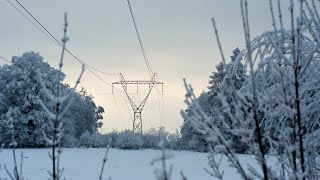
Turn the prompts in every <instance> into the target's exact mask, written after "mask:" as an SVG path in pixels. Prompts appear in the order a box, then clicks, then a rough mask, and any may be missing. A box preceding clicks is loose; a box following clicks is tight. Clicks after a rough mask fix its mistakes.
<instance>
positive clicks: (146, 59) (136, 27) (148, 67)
mask: <svg viewBox="0 0 320 180" xmlns="http://www.w3.org/2000/svg"><path fill="white" fill-rule="evenodd" d="M127 2H128V6H129V10H130V14H131V18H132V22H133V25H134V29H135V30H136V34H137V37H138V41H139V44H140V48H141V52H142V55H143V58H144V61H145V63H146V66H147V69H148V72H149V75H150V76H152V74H153V72H152V69H151V66H150V64H149V61H148V58H147V55H146V52H145V50H144V47H143V43H142V39H141V36H140V33H139V29H138V26H137V23H136V20H135V17H134V13H133V10H132V7H131V3H130V0H127Z"/></svg>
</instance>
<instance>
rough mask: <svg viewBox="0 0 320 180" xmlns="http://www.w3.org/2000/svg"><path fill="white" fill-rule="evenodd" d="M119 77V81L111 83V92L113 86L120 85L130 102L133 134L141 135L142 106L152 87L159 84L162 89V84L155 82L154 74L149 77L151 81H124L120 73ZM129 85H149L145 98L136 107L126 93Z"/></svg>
mask: <svg viewBox="0 0 320 180" xmlns="http://www.w3.org/2000/svg"><path fill="white" fill-rule="evenodd" d="M119 76H120V81H118V82H114V83H112V92H113V86H114V85H115V84H120V85H122V88H123V90H124V93H125V94H126V96H127V98H128V100H129V102H130V105H131V107H132V110H133V125H132V128H133V132H139V133H142V116H141V113H142V110H143V108H144V106H145V104H146V102H147V100H148V97H149V95H150V93H151V91H152V89H153V87H154V85H156V84H161V85H162V88H163V83H162V82H158V81H156V80H155V78H156V73H154V74H153V76H152V77H151V80H149V81H126V80H125V79H124V77H123V75H122V74H121V73H120V74H119ZM130 84H133V85H137V86H138V85H139V84H145V85H149V92H148V94H147V95H146V96H145V98H144V99H143V100H142V102H141V103H140V104H139V106H137V105H136V104H135V103H134V102H133V100H132V98H131V97H130V96H129V94H128V91H127V89H128V88H127V87H128V85H130ZM137 88H138V87H137Z"/></svg>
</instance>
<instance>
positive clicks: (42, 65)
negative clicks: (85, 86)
mask: <svg viewBox="0 0 320 180" xmlns="http://www.w3.org/2000/svg"><path fill="white" fill-rule="evenodd" d="M37 74H39V75H41V79H42V81H43V83H44V85H45V87H46V90H44V89H43V88H42V86H41V85H40V82H39V79H38V77H37ZM59 74H60V78H61V81H63V79H64V76H65V75H64V74H63V73H61V72H59V71H58V70H56V69H54V68H52V67H51V66H50V65H49V64H48V63H46V62H45V61H44V59H43V57H41V56H40V55H39V53H35V52H32V51H31V52H26V53H24V54H23V55H22V56H21V57H13V58H12V64H8V65H4V66H3V67H1V68H0V86H1V87H3V88H1V89H0V117H1V119H0V135H1V136H0V137H1V139H0V140H1V142H3V143H6V144H8V143H10V142H11V132H10V130H9V128H8V127H9V123H8V118H7V116H6V113H7V112H8V111H9V109H12V110H11V116H12V118H13V123H14V126H15V129H16V131H17V132H19V133H16V135H15V136H16V141H17V142H19V143H18V146H19V147H44V146H46V142H45V140H44V137H43V135H42V134H43V132H48V131H50V130H51V127H50V122H49V117H48V114H47V113H46V112H45V111H44V110H43V108H42V107H41V105H40V102H39V99H41V101H42V102H43V103H44V104H45V105H46V107H47V108H48V109H51V110H53V109H54V103H53V102H52V101H51V100H50V99H49V98H48V97H47V96H46V95H45V93H44V91H48V92H49V93H52V94H56V93H57V85H58V84H57V82H58V75H59ZM61 81H60V87H61V90H62V91H64V90H66V89H68V90H70V91H73V93H72V95H71V96H72V98H73V99H74V102H73V103H72V104H71V105H70V108H69V111H68V112H66V115H65V116H64V117H63V121H64V126H63V128H64V131H65V133H64V136H63V139H62V144H63V145H64V146H75V145H76V141H77V139H79V137H80V135H81V134H82V133H83V132H85V131H89V132H91V133H93V132H96V131H97V129H98V128H100V127H101V125H102V122H101V121H100V120H101V119H102V118H103V117H102V114H103V113H104V109H103V108H102V107H100V106H98V107H97V106H96V104H95V103H94V101H93V97H91V96H90V95H88V94H87V93H86V92H85V91H84V90H82V91H80V92H75V91H74V90H72V89H71V88H70V87H69V86H68V85H65V84H63V83H62V82H61Z"/></svg>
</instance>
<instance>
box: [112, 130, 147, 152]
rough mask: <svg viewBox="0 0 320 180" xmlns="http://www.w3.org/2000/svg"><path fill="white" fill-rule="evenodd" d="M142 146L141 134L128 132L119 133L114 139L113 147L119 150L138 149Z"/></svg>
mask: <svg viewBox="0 0 320 180" xmlns="http://www.w3.org/2000/svg"><path fill="white" fill-rule="evenodd" d="M142 145H143V137H142V134H140V133H134V132H132V131H129V130H126V131H123V132H122V133H119V136H118V137H117V139H115V146H116V147H118V148H120V149H140V148H141V147H142Z"/></svg>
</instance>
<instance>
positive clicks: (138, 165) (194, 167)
mask: <svg viewBox="0 0 320 180" xmlns="http://www.w3.org/2000/svg"><path fill="white" fill-rule="evenodd" d="M16 151H17V156H18V157H19V158H18V160H19V161H20V154H21V152H23V156H24V159H23V176H24V177H25V178H27V179H32V180H43V179H48V177H49V176H48V173H47V170H50V168H51V161H50V158H49V157H48V152H49V151H50V149H18V150H16ZM105 151H106V149H103V148H97V149H93V148H89V149H79V148H74V149H72V148H71V149H63V152H62V155H61V167H63V168H64V173H63V177H66V179H69V180H73V179H76V180H82V179H83V180H90V179H98V178H99V174H100V169H101V165H102V159H103V157H104V154H105ZM167 151H168V152H169V153H172V154H173V155H174V157H173V158H171V159H169V160H168V161H167V165H170V164H172V165H173V174H172V179H173V180H176V179H182V178H181V176H180V171H182V172H183V173H184V175H185V176H186V177H187V178H188V180H209V179H214V178H213V177H211V176H210V175H209V174H207V173H206V172H205V171H204V168H208V159H207V156H208V154H207V153H198V152H187V151H172V150H167ZM160 154H161V151H159V150H120V149H110V151H109V153H108V157H107V163H106V166H105V169H104V176H103V177H104V178H103V179H109V177H111V178H112V179H113V180H126V179H139V180H151V179H155V175H154V171H155V170H156V169H157V168H160V166H161V162H157V163H155V164H154V165H151V164H150V162H151V161H152V159H153V158H154V157H158V156H159V155H160ZM239 159H240V161H241V162H242V163H244V164H247V163H248V164H250V165H252V166H253V167H258V165H257V163H256V161H255V160H254V157H252V156H249V155H240V156H239ZM0 164H1V165H2V166H1V169H0V178H3V177H7V175H6V174H5V171H4V169H3V165H4V164H6V166H7V167H9V168H11V169H10V170H12V169H13V168H12V166H13V159H12V151H11V150H9V149H4V150H3V151H1V152H0ZM168 167H169V166H168ZM221 167H222V168H223V169H224V178H225V179H239V175H238V174H237V173H236V172H235V170H234V169H233V168H230V167H229V166H228V163H227V161H226V159H225V158H224V159H223V161H222V165H221ZM259 169H260V168H257V171H258V172H260V170H259Z"/></svg>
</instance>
